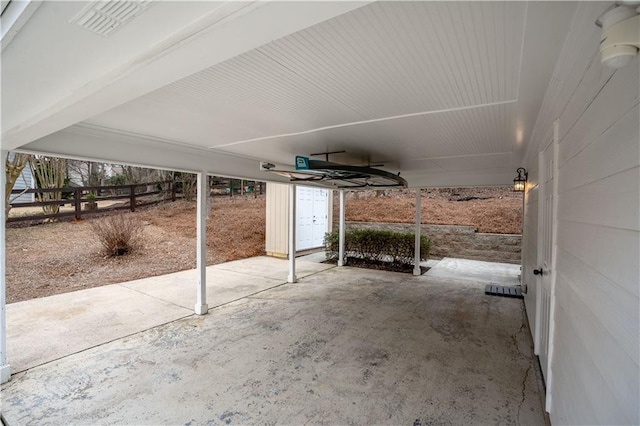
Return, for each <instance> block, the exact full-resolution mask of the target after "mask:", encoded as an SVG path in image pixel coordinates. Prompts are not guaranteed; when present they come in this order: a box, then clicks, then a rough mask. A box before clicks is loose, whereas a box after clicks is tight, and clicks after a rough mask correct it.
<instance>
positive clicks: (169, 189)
mask: <svg viewBox="0 0 640 426" xmlns="http://www.w3.org/2000/svg"><path fill="white" fill-rule="evenodd" d="M184 187H185V186H184V182H181V181H160V182H149V183H138V184H134V185H110V186H82V187H76V188H71V187H70V188H46V189H45V188H36V189H27V190H22V189H14V190H13V191H11V194H12V195H19V194H36V198H39V197H38V195H37V194H44V193H51V192H57V193H60V194H62V197H61V198H62V199H60V200H50V201H34V202H29V203H11V210H12V211H15V210H14V209H20V208H26V207H43V206H59V207H63V206H66V205H70V206H73V210H70V211H59V212H58V213H56V214H37V215H17V216H12V217H9V218H7V222H22V221H25V222H26V221H33V220H42V219H50V218H63V217H71V216H73V217H74V218H75V219H77V220H79V219H81V218H82V215H86V214H91V213H100V212H105V211H111V210H125V209H126V210H131V211H132V212H134V211H136V207H142V206H148V205H152V204H157V203H160V202H163V201H169V200H170V201H175V200H176V199H177V198H182V197H183V194H182V190H183V188H184ZM192 189H193V190H195V185H194V186H193V188H192ZM264 190H265V184H264V182H259V181H247V180H240V179H225V180H220V179H218V180H217V181H215V179H214V183H213V184H212V185H210V195H211V196H213V195H227V196H233V195H234V193H235V194H240V195H243V194H244V195H248V194H249V193H251V194H253V195H254V196H255V197H257V196H258V195H262V194H263V193H264ZM151 196H156V197H154V198H153V199H149V197H151ZM144 197H147V198H146V199H143V198H144ZM112 200H126V201H128V203H125V204H122V205H115V206H109V207H102V208H98V206H97V202H98V201H112ZM83 206H84V209H83Z"/></svg>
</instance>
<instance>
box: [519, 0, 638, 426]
mask: <svg viewBox="0 0 640 426" xmlns="http://www.w3.org/2000/svg"><path fill="white" fill-rule="evenodd" d="M608 5H609V4H608V3H581V4H580V5H579V7H578V9H577V11H576V15H575V17H574V20H573V23H572V31H571V32H570V34H569V36H568V38H567V40H566V41H565V45H564V46H563V49H562V53H561V55H560V59H559V61H558V64H557V67H556V70H555V73H554V78H553V80H552V82H551V83H550V86H549V88H548V90H547V93H546V95H545V101H544V103H543V107H542V109H541V112H540V116H539V117H538V121H537V123H536V128H535V130H534V134H533V139H532V144H531V146H530V148H529V151H527V156H526V167H527V169H528V170H529V180H530V186H529V194H528V204H527V208H528V209H530V210H531V214H528V213H527V214H526V217H525V232H524V241H523V246H524V247H526V250H525V252H524V253H523V266H524V271H523V282H524V283H527V284H528V286H529V289H530V291H529V294H528V295H527V296H526V298H525V303H526V306H527V311H528V315H529V321H530V323H531V326H532V329H533V327H534V324H535V321H534V319H533V315H534V313H535V309H536V306H535V288H534V289H532V287H535V286H536V278H534V276H533V275H532V273H531V267H532V266H533V265H536V264H537V253H536V252H537V250H536V249H535V247H536V245H537V237H536V232H534V230H535V229H537V227H538V223H537V216H536V214H535V212H536V210H537V207H536V206H534V204H535V203H537V194H536V192H537V183H538V177H539V173H538V161H537V160H538V152H539V151H540V150H542V149H543V148H544V146H545V145H546V143H547V142H548V141H549V140H550V139H551V137H552V128H553V124H552V123H553V121H554V120H556V119H557V120H558V122H559V160H558V167H559V173H558V177H557V178H558V200H557V202H558V215H557V221H558V222H557V223H558V234H557V263H556V286H555V288H556V292H555V297H556V304H555V307H556V309H555V322H554V324H555V333H554V336H553V347H554V352H553V354H552V359H551V372H552V374H551V383H550V384H549V389H548V391H550V392H551V395H552V406H551V413H550V416H551V421H552V423H553V424H639V423H640V412H639V410H640V408H639V407H640V403H639V401H640V381H639V377H640V368H639V360H640V341H639V333H640V299H639V293H640V288H639V287H640V269H639V268H640V266H639V262H640V217H639V210H640V142H639V138H640V134H639V126H640V116H639V114H640V112H639V109H638V104H639V102H640V83H639V78H638V76H639V72H638V70H639V62H638V59H637V58H636V59H634V61H633V63H632V64H631V65H629V66H627V67H625V68H622V69H619V70H613V69H610V68H606V67H604V66H603V65H601V63H600V57H599V54H598V45H599V36H600V29H599V28H597V27H596V26H595V25H594V24H593V22H594V21H595V20H596V18H597V17H598V16H599V15H600V13H601V12H602V11H603V10H604V9H605V8H606V7H607V6H608Z"/></svg>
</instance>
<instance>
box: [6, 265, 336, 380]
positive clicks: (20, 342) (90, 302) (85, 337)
mask: <svg viewBox="0 0 640 426" xmlns="http://www.w3.org/2000/svg"><path fill="white" fill-rule="evenodd" d="M332 267H333V266H332V265H328V264H322V263H318V262H315V261H305V259H301V261H299V262H297V271H296V273H297V275H298V277H305V276H308V275H310V274H314V273H316V272H320V271H324V270H326V269H330V268H332ZM287 268H288V264H287V262H286V261H284V260H280V259H274V258H270V257H266V256H263V257H254V258H251V259H245V260H238V261H235V262H227V263H223V264H219V265H213V266H209V267H207V303H208V304H209V307H210V308H215V307H216V306H221V305H224V304H226V303H229V302H231V301H234V300H237V299H241V298H243V297H247V296H249V295H252V294H255V293H259V292H261V291H265V290H267V289H270V288H273V287H276V286H278V285H281V284H283V283H284V282H286V280H287V273H288V269H287ZM195 300H196V272H195V270H188V271H182V272H176V273H173V274H168V275H161V276H158V277H151V278H144V279H141V280H136V281H129V282H125V283H121V284H112V285H107V286H103V287H96V288H91V289H87V290H80V291H74V292H71V293H64V294H58V295H55V296H49V297H43V298H39V299H33V300H27V301H24V302H18V303H12V304H9V305H7V331H8V333H7V346H8V348H7V349H8V351H7V353H8V357H9V363H10V365H11V370H12V372H13V373H18V372H21V371H24V370H27V369H29V368H32V367H35V366H37V365H41V364H44V363H47V362H50V361H53V360H56V359H59V358H62V357H65V356H68V355H71V354H74V353H77V352H80V351H83V350H86V349H89V348H92V347H94V346H97V345H100V344H103V343H107V342H110V341H113V340H115V339H119V338H122V337H125V336H129V335H131V334H134V333H138V332H140V331H143V330H148V329H150V328H153V327H157V326H159V325H162V324H166V323H169V322H171V321H175V320H177V319H180V318H185V317H188V316H190V315H192V314H193V306H194V304H195Z"/></svg>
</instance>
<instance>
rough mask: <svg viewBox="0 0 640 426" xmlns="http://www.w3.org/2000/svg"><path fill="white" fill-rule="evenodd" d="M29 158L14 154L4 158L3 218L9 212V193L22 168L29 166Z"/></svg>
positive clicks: (28, 156)
mask: <svg viewBox="0 0 640 426" xmlns="http://www.w3.org/2000/svg"><path fill="white" fill-rule="evenodd" d="M30 158H31V156H30V155H29V154H20V153H14V154H13V155H12V156H11V159H9V156H7V158H6V160H5V161H6V167H5V170H6V171H5V175H6V179H7V181H6V188H5V194H4V197H5V198H4V199H5V218H7V217H9V210H11V191H12V190H13V186H14V185H15V184H16V181H17V180H18V178H19V177H20V175H21V174H22V171H23V170H24V168H25V167H26V166H27V164H29V159H30Z"/></svg>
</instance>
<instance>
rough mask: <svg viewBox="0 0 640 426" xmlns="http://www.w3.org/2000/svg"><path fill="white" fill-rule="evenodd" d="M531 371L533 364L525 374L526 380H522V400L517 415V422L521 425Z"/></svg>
mask: <svg viewBox="0 0 640 426" xmlns="http://www.w3.org/2000/svg"><path fill="white" fill-rule="evenodd" d="M530 371H531V364H529V367H528V368H527V371H526V372H525V373H524V379H523V380H522V399H521V400H520V404H518V412H517V414H516V421H517V422H518V424H520V412H521V411H522V406H523V405H524V400H525V398H526V396H525V395H526V390H527V379H528V378H529V372H530Z"/></svg>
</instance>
